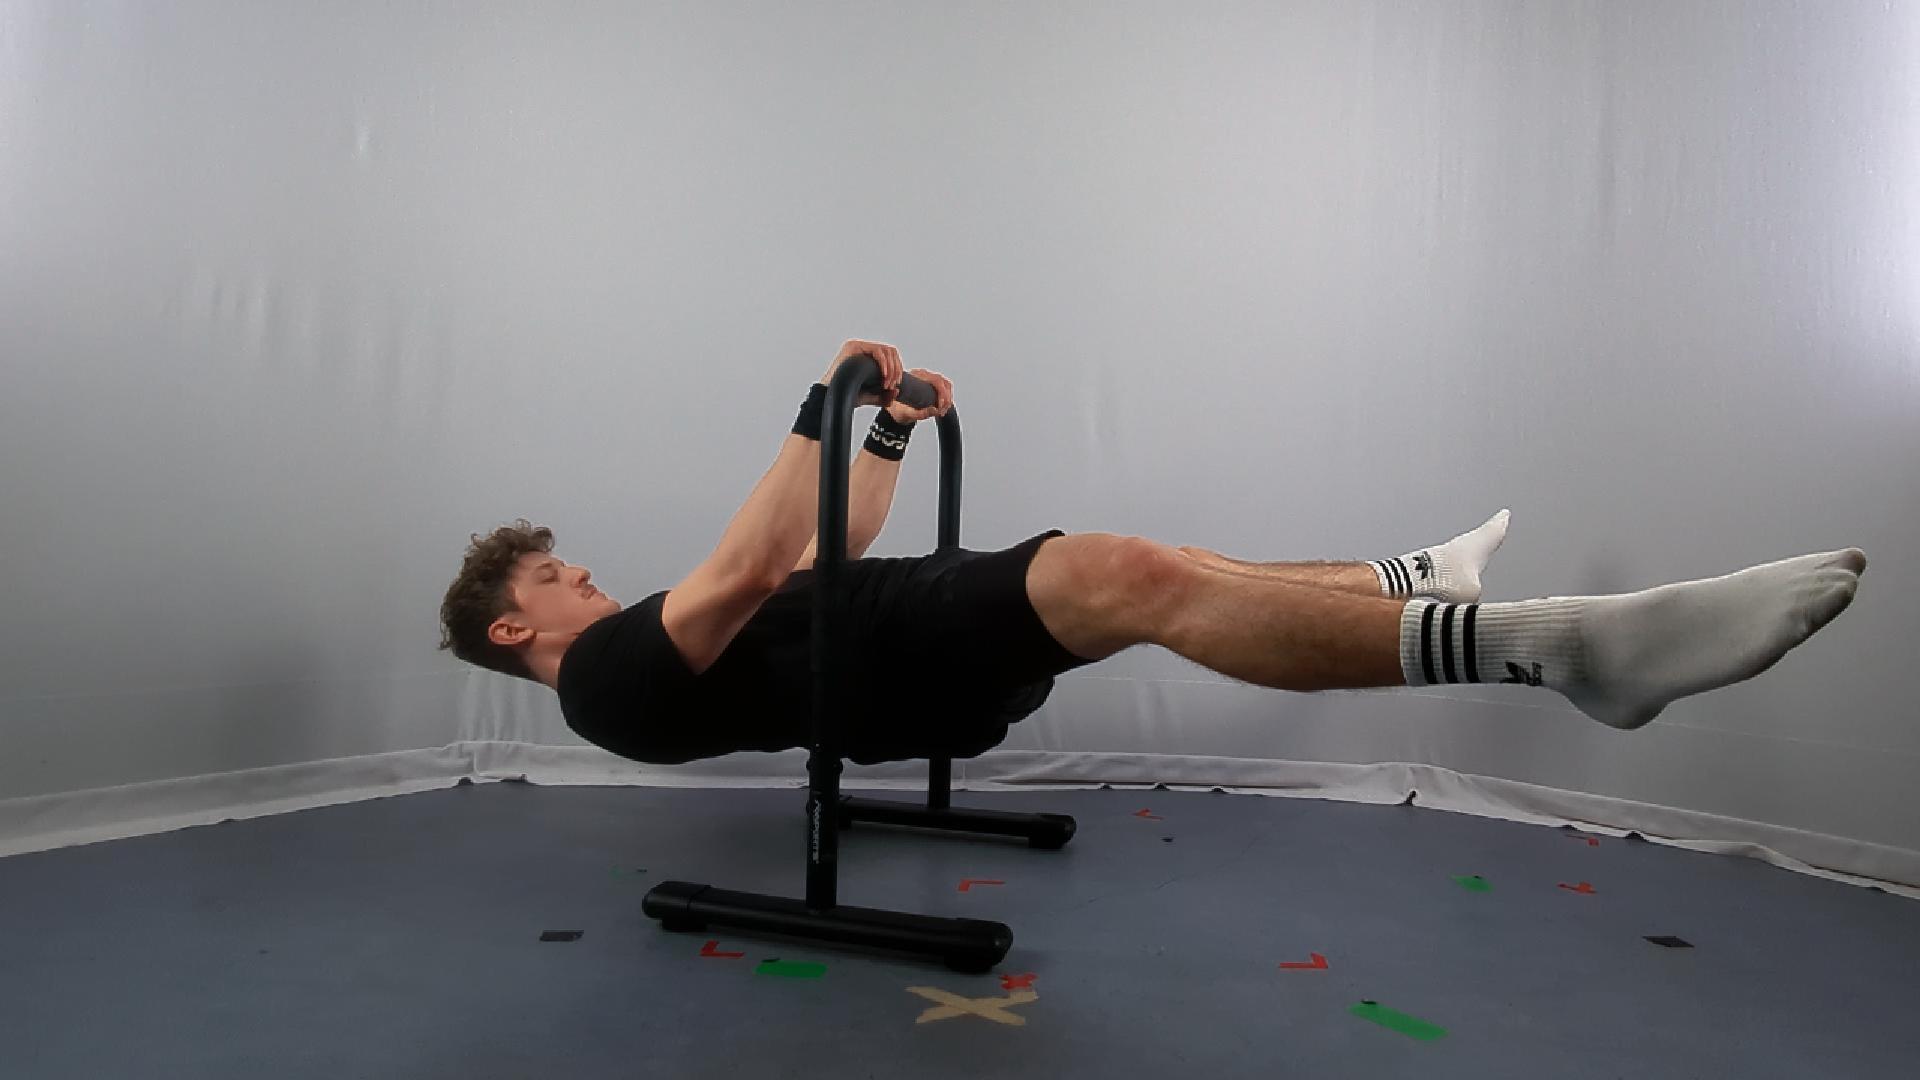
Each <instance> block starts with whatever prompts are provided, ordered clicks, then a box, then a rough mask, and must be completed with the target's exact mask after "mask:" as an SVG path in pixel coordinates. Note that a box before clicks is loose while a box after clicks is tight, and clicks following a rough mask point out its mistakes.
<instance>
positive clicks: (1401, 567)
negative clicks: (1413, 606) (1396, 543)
mask: <svg viewBox="0 0 1920 1080" xmlns="http://www.w3.org/2000/svg"><path fill="white" fill-rule="evenodd" d="M1387 568H1388V569H1389V570H1390V571H1392V573H1393V595H1395V596H1403V597H1404V596H1412V595H1413V589H1412V588H1411V587H1410V585H1409V582H1410V581H1411V579H1410V578H1409V577H1408V576H1407V568H1406V566H1405V564H1403V563H1402V562H1401V561H1400V560H1399V559H1388V560H1387Z"/></svg>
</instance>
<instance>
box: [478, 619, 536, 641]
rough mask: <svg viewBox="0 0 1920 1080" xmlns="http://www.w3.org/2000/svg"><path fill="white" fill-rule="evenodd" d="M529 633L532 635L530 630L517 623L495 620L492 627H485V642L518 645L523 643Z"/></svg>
mask: <svg viewBox="0 0 1920 1080" xmlns="http://www.w3.org/2000/svg"><path fill="white" fill-rule="evenodd" d="M531 633H533V631H532V630H529V629H527V628H526V627H524V626H521V625H519V624H518V623H510V622H508V621H506V620H505V619H495V620H493V625H492V626H489V627H487V640H488V641H491V642H493V643H494V644H495V645H519V644H522V643H523V642H525V641H526V640H527V635H528V634H531Z"/></svg>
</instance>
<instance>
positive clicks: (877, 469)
mask: <svg viewBox="0 0 1920 1080" xmlns="http://www.w3.org/2000/svg"><path fill="white" fill-rule="evenodd" d="M901 464H902V463H901V462H899V461H888V460H887V459H886V458H883V457H880V456H879V455H877V454H869V453H867V452H866V451H865V450H862V451H860V452H859V453H858V454H856V455H854V458H853V466H852V468H851V470H850V476H849V479H848V481H847V489H848V490H847V554H848V557H849V558H858V557H859V553H861V552H864V551H866V550H867V546H868V545H869V544H872V543H873V541H874V538H875V537H878V536H879V535H880V530H881V529H883V528H885V527H886V524H887V515H888V514H890V513H892V512H893V493H894V489H895V488H897V487H898V486H899V484H900V466H901ZM815 486H816V487H817V486H818V482H817V481H816V484H815ZM815 525H816V527H817V526H818V522H815ZM788 565H792V564H788Z"/></svg>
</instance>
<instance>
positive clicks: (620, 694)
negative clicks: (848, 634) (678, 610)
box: [558, 573, 813, 765]
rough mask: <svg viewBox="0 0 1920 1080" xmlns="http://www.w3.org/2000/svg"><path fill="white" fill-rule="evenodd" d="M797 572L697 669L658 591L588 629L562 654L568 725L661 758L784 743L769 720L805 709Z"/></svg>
mask: <svg viewBox="0 0 1920 1080" xmlns="http://www.w3.org/2000/svg"><path fill="white" fill-rule="evenodd" d="M811 576H812V575H811V573H809V574H807V575H806V577H808V578H811ZM798 577H801V575H799V574H796V575H794V577H793V578H789V579H788V582H787V585H786V586H784V587H782V588H781V589H780V591H778V592H776V593H774V594H773V595H772V596H770V597H768V598H767V599H766V601H765V602H763V603H762V604H761V605H760V609H759V610H758V611H756V612H755V613H754V615H753V618H751V619H749V620H748V621H747V624H746V625H745V626H743V627H741V629H740V632H739V633H738V634H736V635H734V638H733V640H732V641H731V642H729V643H728V644H727V648H726V651H725V652H722V653H721V654H720V657H719V659H717V660H715V661H714V662H713V664H712V665H711V666H709V667H708V668H707V670H705V671H703V672H701V673H699V674H698V675H696V674H694V672H693V669H692V668H690V667H688V666H687V661H686V658H685V657H683V656H681V655H680V650H679V648H678V647H676V646H675V645H674V643H673V639H672V638H671V637H668V636H667V630H666V625H665V624H664V623H663V622H662V621H661V608H662V607H663V605H665V603H666V599H667V591H666V590H664V589H663V590H661V591H660V592H657V593H654V594H653V595H652V596H649V597H647V598H646V599H645V600H642V601H640V602H639V603H637V604H633V605H631V606H629V607H627V608H625V609H624V610H622V611H620V612H618V613H616V614H613V615H609V616H607V617H606V618H604V619H601V620H600V621H599V622H596V623H594V624H593V625H592V626H589V627H587V628H586V630H584V631H582V632H581V634H580V637H579V638H578V639H576V640H575V641H574V643H573V644H572V645H570V646H568V647H567V652H566V655H565V656H563V657H562V658H561V661H560V678H559V680H558V689H559V693H560V711H561V713H562V714H563V715H564V716H565V717H566V719H567V726H568V727H569V728H572V729H573V731H574V732H575V733H576V734H578V735H579V736H580V737H581V738H583V739H585V740H587V741H588V742H591V743H593V744H595V745H597V746H600V747H603V748H605V749H607V750H611V751H612V752H614V753H616V754H620V755H622V756H623V757H628V758H632V759H634V760H636V761H647V762H654V763H658V764H663V765H673V764H679V763H681V762H685V761H692V760H694V759H695V758H702V757H712V756H715V755H718V754H728V753H733V752H735V751H740V750H784V749H787V748H788V747H789V746H790V745H792V743H791V742H790V740H789V739H788V737H787V736H786V735H785V734H784V733H783V732H782V730H781V727H782V726H783V725H779V724H772V723H768V722H766V718H768V717H774V716H779V715H782V714H790V713H792V712H793V711H794V710H796V709H798V710H801V711H802V712H803V713H810V710H811V702H812V699H811V697H810V696H809V695H810V694H811V693H812V690H811V687H812V672H811V669H810V667H809V656H810V652H809V650H810V648H811V641H812V634H813V590H812V589H811V588H808V587H805V583H804V582H801V583H796V582H795V580H794V578H798ZM743 742H744V743H746V745H741V744H742V743H743ZM776 744H777V745H776Z"/></svg>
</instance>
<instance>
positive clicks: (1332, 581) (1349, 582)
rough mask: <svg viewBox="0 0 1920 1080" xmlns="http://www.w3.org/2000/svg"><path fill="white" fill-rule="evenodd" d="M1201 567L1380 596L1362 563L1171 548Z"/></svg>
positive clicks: (1374, 577)
mask: <svg viewBox="0 0 1920 1080" xmlns="http://www.w3.org/2000/svg"><path fill="white" fill-rule="evenodd" d="M1174 550H1175V551H1178V552H1179V553H1180V554H1182V555H1185V556H1186V557H1187V558H1189V559H1192V560H1194V561H1195V562H1198V563H1200V564H1201V565H1202V566H1206V567H1209V568H1211V569H1214V570H1219V571H1221V572H1223V573H1228V574H1238V575H1240V576H1241V577H1250V578H1257V579H1260V580H1263V581H1280V582H1285V583H1286V584H1289V585H1307V586H1311V587H1312V588H1315V589H1332V590H1333V591H1335V592H1344V593H1352V594H1354V595H1355V596H1372V597H1376V598H1377V597H1381V596H1384V595H1385V593H1384V592H1382V591H1381V588H1380V576H1379V575H1378V574H1375V573H1374V572H1373V567H1371V566H1369V565H1367V564H1366V563H1363V562H1264V563H1253V562H1243V561H1241V560H1239V559H1232V558H1228V557H1227V556H1225V555H1222V554H1220V553H1219V552H1217V551H1209V550H1207V549H1206V548H1203V547H1181V548H1175V549H1174Z"/></svg>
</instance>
